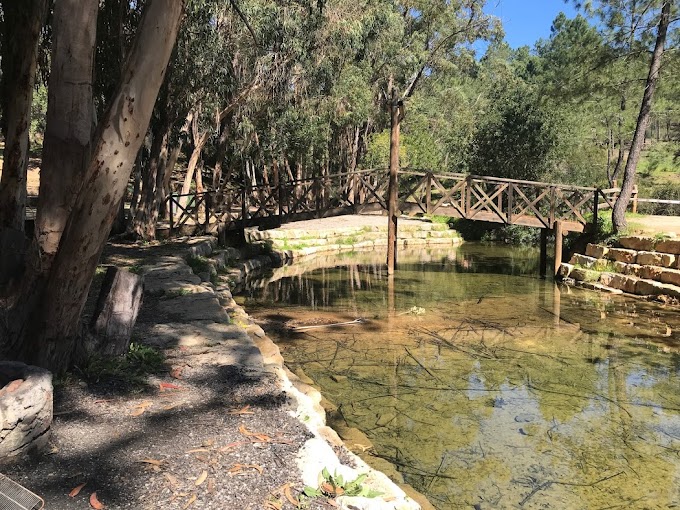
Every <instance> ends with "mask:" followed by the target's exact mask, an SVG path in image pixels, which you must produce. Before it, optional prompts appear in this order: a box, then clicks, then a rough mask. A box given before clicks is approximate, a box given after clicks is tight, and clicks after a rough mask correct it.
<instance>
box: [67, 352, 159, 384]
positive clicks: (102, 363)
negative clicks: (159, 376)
mask: <svg viewBox="0 0 680 510" xmlns="http://www.w3.org/2000/svg"><path fill="white" fill-rule="evenodd" d="M163 361H164V359H163V355H162V354H161V353H160V352H159V351H157V350H156V349H154V348H153V347H149V346H147V345H143V344H139V343H134V342H133V343H131V344H130V349H129V350H128V352H127V354H125V355H124V356H121V357H103V356H98V355H93V356H91V357H90V358H89V359H88V360H87V361H86V362H85V363H83V364H82V365H80V366H77V367H76V369H75V370H76V372H77V373H78V374H79V375H80V376H81V377H82V378H83V379H84V380H85V381H86V382H88V383H98V382H102V381H106V380H117V381H122V382H124V383H127V384H131V385H134V386H141V385H143V384H144V383H145V381H146V376H147V375H149V374H156V373H158V372H160V371H161V370H162V369H163Z"/></svg>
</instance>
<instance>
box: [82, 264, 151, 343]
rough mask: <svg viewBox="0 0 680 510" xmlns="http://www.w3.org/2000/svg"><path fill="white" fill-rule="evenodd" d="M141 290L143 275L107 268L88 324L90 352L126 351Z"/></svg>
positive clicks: (140, 299) (137, 310) (138, 305)
mask: <svg viewBox="0 0 680 510" xmlns="http://www.w3.org/2000/svg"><path fill="white" fill-rule="evenodd" d="M143 293H144V277H143V276H139V275H136V274H134V273H131V272H129V271H125V270H123V269H120V268H117V267H109V268H108V269H107V271H106V275H105V276H104V282H103V283H102V288H101V291H100V293H99V298H98V300H97V306H96V308H95V312H94V315H93V316H92V321H91V323H90V332H91V333H92V335H91V336H92V337H91V338H90V339H89V341H88V342H87V344H88V345H87V350H88V351H89V352H90V353H95V352H96V353H97V354H101V355H104V356H119V355H121V354H125V353H126V352H127V351H128V349H129V348H130V339H131V337H132V328H134V326H135V321H136V320H137V314H138V313H139V309H140V308H141V306H142V295H143Z"/></svg>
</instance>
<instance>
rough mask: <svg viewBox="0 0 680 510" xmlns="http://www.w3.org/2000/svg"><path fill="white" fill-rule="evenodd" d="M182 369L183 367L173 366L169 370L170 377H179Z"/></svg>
mask: <svg viewBox="0 0 680 510" xmlns="http://www.w3.org/2000/svg"><path fill="white" fill-rule="evenodd" d="M182 370H184V367H174V368H173V369H172V370H170V377H172V378H173V379H181V378H182Z"/></svg>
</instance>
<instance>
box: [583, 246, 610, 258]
mask: <svg viewBox="0 0 680 510" xmlns="http://www.w3.org/2000/svg"><path fill="white" fill-rule="evenodd" d="M608 251H609V247H607V246H601V245H599V244H590V243H588V245H587V246H586V255H588V256H589V257H593V258H596V259H601V258H604V257H605V256H606V255H607V252H608Z"/></svg>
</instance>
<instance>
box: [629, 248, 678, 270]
mask: <svg viewBox="0 0 680 510" xmlns="http://www.w3.org/2000/svg"><path fill="white" fill-rule="evenodd" d="M635 260H636V262H637V263H638V264H640V265H641V266H663V267H671V266H672V265H673V262H675V255H671V254H669V253H661V252H655V251H639V252H638V254H637V258H636V259H635Z"/></svg>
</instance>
